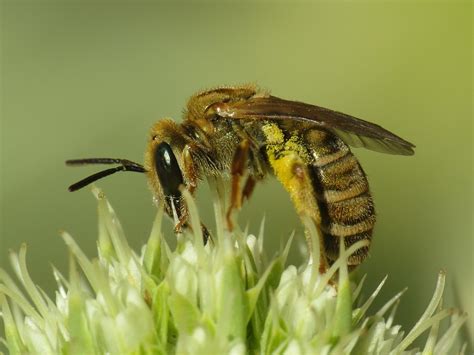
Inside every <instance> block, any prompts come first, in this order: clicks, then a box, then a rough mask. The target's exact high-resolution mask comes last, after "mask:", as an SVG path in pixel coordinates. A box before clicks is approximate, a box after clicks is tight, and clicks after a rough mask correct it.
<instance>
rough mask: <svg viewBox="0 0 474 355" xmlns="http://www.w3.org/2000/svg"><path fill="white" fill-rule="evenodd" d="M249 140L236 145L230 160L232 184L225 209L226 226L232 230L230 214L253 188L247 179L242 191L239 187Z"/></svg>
mask: <svg viewBox="0 0 474 355" xmlns="http://www.w3.org/2000/svg"><path fill="white" fill-rule="evenodd" d="M249 147H250V142H249V141H248V140H247V139H243V140H242V141H241V142H240V144H239V145H238V147H237V149H236V151H235V154H234V158H233V160H232V167H231V175H232V185H231V189H232V190H231V195H230V206H229V208H228V210H227V215H226V218H227V228H228V229H229V230H232V229H233V228H234V223H233V221H232V214H233V212H234V210H239V209H240V207H241V206H242V201H243V199H244V198H245V197H248V196H250V194H251V193H252V190H253V186H252V184H253V185H255V183H252V182H251V180H250V181H249V179H247V182H246V183H245V187H244V190H243V191H242V189H241V187H240V182H241V179H242V176H243V175H244V173H245V170H246V168H247V161H248V154H249Z"/></svg>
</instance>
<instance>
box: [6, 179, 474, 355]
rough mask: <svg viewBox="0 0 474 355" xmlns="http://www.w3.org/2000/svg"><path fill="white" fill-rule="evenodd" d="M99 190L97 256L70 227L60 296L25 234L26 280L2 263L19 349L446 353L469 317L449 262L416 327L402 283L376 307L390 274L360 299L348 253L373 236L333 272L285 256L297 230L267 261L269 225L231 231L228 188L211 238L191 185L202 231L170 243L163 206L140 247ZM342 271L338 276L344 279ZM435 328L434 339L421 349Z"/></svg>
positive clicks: (12, 346) (13, 339) (18, 259)
mask: <svg viewBox="0 0 474 355" xmlns="http://www.w3.org/2000/svg"><path fill="white" fill-rule="evenodd" d="M94 194H95V196H96V197H97V200H98V203H99V237H98V259H95V260H90V259H89V258H87V257H86V256H85V255H84V253H83V252H82V251H81V249H80V248H79V246H78V245H77V244H76V242H75V241H74V239H73V238H72V237H71V236H70V235H69V234H67V233H65V232H64V233H62V236H63V238H64V241H65V243H66V244H67V246H68V248H69V250H70V253H71V258H70V271H69V276H68V277H67V278H66V277H64V276H63V275H62V274H61V273H60V272H59V271H58V270H56V269H54V270H53V273H54V276H55V278H56V280H57V283H58V289H57V291H56V299H55V300H51V299H50V298H49V297H47V295H46V294H45V293H44V292H43V291H42V290H41V289H40V288H38V287H37V286H36V285H35V284H34V283H33V281H32V280H31V279H30V277H29V275H28V271H27V268H26V247H25V246H23V247H22V248H21V249H20V252H19V253H18V254H15V253H12V254H11V255H10V257H11V262H12V265H13V267H14V270H15V272H16V274H17V278H18V279H19V281H20V283H21V284H22V285H23V287H24V289H25V290H26V292H23V291H21V290H20V289H19V287H18V286H17V285H16V284H15V282H14V281H13V280H12V279H11V277H10V276H9V275H7V274H6V273H5V272H4V271H3V270H0V304H1V315H2V318H3V323H4V329H5V336H4V339H2V342H3V343H4V346H6V348H7V350H8V351H9V352H10V353H11V354H19V353H22V354H23V353H38V354H39V353H40V354H58V353H62V354H102V353H110V354H127V353H130V354H168V353H171V354H172V353H179V354H211V353H212V354H235V355H237V354H246V353H262V354H273V353H275V354H345V353H353V354H400V353H406V354H415V353H423V354H445V353H448V352H450V351H452V347H453V343H454V340H455V338H456V333H457V331H458V329H459V328H460V326H461V325H462V323H463V322H464V320H465V318H466V315H464V314H460V313H459V312H458V311H455V310H452V309H442V307H441V296H442V292H443V288H444V280H445V276H444V274H443V273H440V274H439V278H438V284H437V286H436V290H435V293H434V295H433V298H432V300H431V302H430V303H429V305H428V307H427V309H426V310H425V312H424V313H423V314H422V316H421V318H420V320H419V321H418V322H417V324H416V325H415V326H414V327H413V329H411V330H410V331H408V332H405V331H403V330H401V329H400V326H398V325H395V324H394V313H395V309H396V308H397V305H398V302H399V299H400V297H401V295H402V293H403V292H400V293H399V294H397V295H396V296H394V297H393V298H392V299H391V300H389V301H388V302H387V303H386V304H385V306H383V307H382V308H381V309H379V310H376V311H371V312H368V309H369V306H370V304H371V303H372V301H373V300H374V298H375V297H376V295H377V293H378V292H379V290H380V288H381V287H382V284H383V283H384V281H385V280H384V281H383V282H382V283H381V285H380V286H379V287H378V288H377V289H376V290H375V291H374V292H373V294H372V295H371V296H370V297H369V298H368V299H367V300H366V301H361V300H359V299H358V298H359V294H360V291H361V289H362V283H363V282H361V283H360V284H359V285H358V286H357V287H353V286H351V284H350V282H349V278H348V275H347V267H346V263H345V260H346V259H345V258H346V257H347V256H348V255H350V254H351V253H352V252H353V251H354V250H356V249H357V248H360V247H362V246H363V245H364V244H363V242H359V243H357V244H356V245H354V246H352V247H351V248H350V249H348V250H346V251H344V250H341V255H342V257H341V258H340V259H339V260H338V261H337V262H336V263H335V264H334V265H333V266H332V267H331V268H330V269H329V271H328V272H327V273H326V274H324V275H319V273H318V265H319V262H318V260H314V261H313V260H310V261H309V262H308V263H306V264H305V265H302V266H301V267H299V268H297V267H295V266H293V265H290V266H285V263H286V257H287V254H288V250H289V246H290V243H291V242H290V241H289V242H288V243H287V245H286V247H285V248H284V249H283V250H282V251H281V252H280V253H279V254H278V255H277V256H275V257H274V258H273V259H271V261H269V262H267V261H266V260H267V257H266V256H265V255H264V250H263V248H262V245H263V228H262V229H261V231H260V234H259V236H258V237H255V236H253V235H247V233H243V232H241V231H238V230H237V231H235V232H233V233H229V232H226V231H224V228H223V219H222V213H221V212H222V208H221V207H220V206H221V205H220V202H219V199H217V198H216V201H215V209H216V233H215V235H214V240H213V242H212V243H208V244H207V245H205V246H204V245H203V242H202V235H201V228H200V224H199V217H198V215H197V209H196V208H195V206H194V203H193V201H192V199H191V198H190V196H188V194H187V193H186V192H184V194H185V197H186V198H187V200H188V205H189V206H190V214H191V221H192V223H191V224H192V227H193V228H192V229H193V230H194V231H196V232H195V233H194V234H193V233H191V232H186V233H184V234H182V235H179V236H178V243H177V247H176V249H175V250H171V249H170V247H169V246H168V244H167V243H166V240H165V238H164V236H163V235H162V233H161V221H162V210H160V211H159V213H158V216H157V218H156V220H155V222H154V226H153V229H152V232H151V235H150V238H149V240H148V242H147V244H146V245H145V246H144V247H143V248H142V251H141V253H138V254H137V253H136V252H134V251H133V250H131V249H130V247H129V246H128V244H127V241H126V238H125V235H124V233H123V230H122V228H121V226H120V223H119V221H118V219H117V217H116V215H115V213H114V211H113V209H112V207H111V206H110V204H109V202H108V201H107V200H106V199H105V197H104V195H103V194H102V192H100V191H99V190H98V189H95V188H94ZM308 230H309V232H308V235H309V237H310V238H312V239H313V243H312V244H313V247H314V248H315V250H313V253H312V254H313V255H319V252H318V250H317V245H318V243H317V237H316V235H315V230H314V228H313V229H312V228H311V226H310V225H308ZM172 237H173V238H174V237H175V236H172ZM340 244H341V245H343V244H344V243H340ZM331 280H338V282H337V287H336V286H334V285H335V282H334V281H331ZM356 300H357V301H358V303H360V304H361V306H355V301H356ZM447 317H450V318H451V322H450V325H449V326H448V329H447V331H445V332H444V335H443V336H441V337H439V336H438V328H439V324H440V322H441V320H442V319H444V318H447ZM425 331H429V336H428V339H427V341H426V345H425V347H424V349H420V350H419V349H413V348H412V344H413V341H414V340H415V339H416V338H417V337H418V336H419V335H420V334H422V333H423V332H425ZM461 351H462V350H461Z"/></svg>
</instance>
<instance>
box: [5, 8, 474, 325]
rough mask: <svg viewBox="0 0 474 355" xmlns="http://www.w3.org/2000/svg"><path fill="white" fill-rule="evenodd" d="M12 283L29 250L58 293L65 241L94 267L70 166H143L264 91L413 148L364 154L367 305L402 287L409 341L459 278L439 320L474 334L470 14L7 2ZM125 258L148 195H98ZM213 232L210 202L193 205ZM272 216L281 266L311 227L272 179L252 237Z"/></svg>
mask: <svg viewBox="0 0 474 355" xmlns="http://www.w3.org/2000/svg"><path fill="white" fill-rule="evenodd" d="M1 6H2V7H1V36H2V48H1V50H2V53H1V126H0V129H1V180H0V185H1V221H0V228H1V230H0V233H1V234H0V238H1V250H0V266H1V267H6V268H8V269H9V267H8V250H9V249H14V250H17V249H18V248H19V246H20V244H21V243H23V242H26V243H27V244H28V246H29V252H28V261H29V267H30V271H31V274H32V276H33V278H34V279H35V280H36V282H37V283H38V284H40V285H41V286H42V287H43V288H44V289H45V290H47V291H48V292H52V290H53V287H54V280H53V278H52V276H51V273H50V270H51V268H50V264H51V263H53V264H54V265H56V266H58V267H59V268H61V269H66V267H67V257H68V254H67V251H66V248H65V246H64V245H63V242H62V240H61V239H60V237H59V236H58V230H60V229H65V230H67V231H69V232H70V233H71V234H72V235H73V236H75V238H76V239H77V240H78V242H79V243H80V245H81V246H82V247H83V248H84V250H85V251H86V252H87V254H88V255H90V256H93V255H95V240H96V229H97V227H96V220H97V218H96V205H95V201H94V199H93V197H92V195H91V193H90V192H89V191H88V190H87V189H85V190H84V191H80V192H77V193H73V194H72V193H68V192H67V190H66V187H67V186H68V185H69V184H70V183H72V182H75V181H77V180H78V179H80V178H82V177H85V176H86V175H87V174H90V173H91V172H93V171H95V170H96V169H94V168H82V169H77V168H75V169H73V168H66V167H65V166H64V161H65V160H66V159H68V158H82V157H92V156H105V157H109V156H110V157H121V158H129V159H132V160H136V161H139V162H141V161H142V159H143V152H144V149H145V143H146V139H147V135H148V129H149V127H150V126H151V125H152V124H153V123H154V122H155V121H156V120H157V119H159V118H160V117H164V116H171V117H174V118H176V119H180V115H181V111H182V108H183V107H184V104H185V101H186V100H187V98H188V97H189V96H190V95H191V94H192V93H194V92H195V91H196V90H200V89H203V88H207V87H212V86H216V85H222V84H236V83H244V82H256V83H258V84H259V85H260V86H262V87H264V88H267V89H270V90H271V91H272V93H273V94H275V95H277V96H280V97H284V98H289V99H297V100H301V101H306V102H309V103H315V104H318V105H321V106H326V107H330V108H333V109H337V110H340V111H343V112H346V113H349V114H352V115H355V116H358V117H361V118H364V119H367V120H369V121H372V122H376V123H378V124H380V125H382V126H384V127H385V128H387V129H389V130H392V131H393V132H395V133H396V134H398V135H400V136H401V137H403V138H405V139H407V140H409V141H411V142H413V143H415V144H416V146H417V148H416V155H415V156H413V157H400V156H390V155H382V154H378V153H375V152H370V151H363V150H360V149H356V150H355V154H356V155H357V156H358V157H359V158H360V161H361V163H362V165H363V167H364V169H365V171H366V172H367V174H368V176H369V181H370V184H371V189H372V192H373V195H374V198H375V202H376V207H377V211H378V223H377V225H376V231H375V236H374V242H373V248H372V249H371V258H370V259H369V260H368V261H367V262H366V263H365V264H364V265H363V266H362V267H361V268H360V272H361V273H363V272H367V273H368V282H367V283H368V288H367V290H370V289H371V288H374V287H375V285H376V284H377V283H378V282H380V280H381V279H382V277H383V276H384V275H386V274H388V275H389V279H388V282H387V284H386V286H385V287H384V289H383V291H382V295H381V297H380V299H388V297H390V296H391V295H393V294H394V293H395V292H397V291H399V290H400V289H403V288H404V287H405V286H408V288H409V289H408V292H407V293H406V294H405V296H404V297H403V299H402V303H401V306H400V308H399V311H400V313H399V316H398V318H397V321H398V322H400V323H401V324H403V325H404V326H405V327H410V326H411V325H413V323H414V321H415V319H417V318H418V317H419V316H420V315H421V313H422V312H423V310H424V307H425V306H426V305H427V303H428V301H429V299H430V297H431V294H432V292H433V289H434V286H435V282H436V276H437V272H438V270H440V269H445V270H446V271H447V274H448V284H447V290H446V291H447V292H446V298H445V304H447V305H455V306H458V307H462V308H463V309H465V310H466V311H468V312H469V313H470V314H471V318H470V320H469V322H470V323H469V326H470V332H471V334H472V329H473V328H472V326H473V317H472V315H473V313H474V310H473V301H472V300H473V280H474V277H473V276H474V275H473V251H474V247H473V222H472V221H473V184H472V181H473V180H472V179H473V156H472V155H473V130H472V128H473V127H472V121H473V115H472V78H473V77H472V27H471V26H472V4H471V3H470V2H466V3H448V2H446V3H442V2H438V3H428V2H419V3H413V2H410V3H408V2H384V3H378V4H377V3H375V2H374V3H350V2H345V3H330V2H325V3H312V4H309V3H301V4H296V3H293V2H292V3H291V5H290V3H289V2H288V3H279V4H271V3H268V2H253V3H246V4H244V3H239V4H237V3H231V2H229V3H227V2H221V3H207V4H203V3H202V4H198V3H195V2H193V3H191V2H190V3H185V2H177V3H172V2H168V3H157V2H154V3H152V2H138V1H137V2H98V1H96V2H87V1H84V2H72V1H68V2H45V1H41V2H40V1H37V2H26V1H11V2H8V1H3V2H2V3H1ZM98 185H99V186H100V187H101V188H103V189H104V190H105V192H106V194H107V195H108V196H109V198H110V200H111V202H112V203H113V205H114V207H115V208H116V210H117V212H118V214H119V216H120V218H121V221H122V223H123V225H124V228H125V230H126V233H127V235H128V238H129V241H130V243H131V244H132V245H133V246H134V247H135V248H138V247H139V246H140V245H142V244H143V243H144V242H145V240H146V239H147V236H148V232H149V229H150V226H151V223H152V219H153V217H154V215H155V208H154V207H153V205H152V202H151V196H150V193H149V191H148V188H147V185H146V182H145V179H144V177H143V176H141V175H138V174H123V175H118V176H113V177H110V178H109V179H107V180H103V181H100V182H99V184H98ZM199 204H200V206H201V213H202V215H203V219H204V220H207V221H208V224H212V223H211V222H212V220H213V217H212V216H213V212H212V210H210V207H209V206H210V197H209V194H208V192H206V188H204V189H203V192H202V193H201V194H200V196H199ZM263 215H265V216H266V238H267V239H266V244H267V247H268V250H269V253H273V252H274V251H275V250H277V248H278V247H279V245H280V244H281V243H283V242H284V241H285V240H286V239H287V237H288V235H289V234H290V233H291V232H292V231H293V230H294V229H296V230H297V243H295V244H294V247H293V252H292V255H291V261H292V262H293V263H297V264H300V263H301V262H302V255H301V251H300V249H301V248H298V245H302V244H303V238H302V235H301V234H302V233H301V231H302V229H301V224H300V222H299V220H298V218H297V216H296V215H295V213H294V211H293V207H292V205H291V203H290V201H289V198H288V195H287V194H286V193H285V191H284V190H283V188H282V187H281V186H280V185H279V184H278V183H277V182H276V181H275V180H273V179H269V180H268V182H266V183H265V184H262V185H261V186H260V187H259V188H258V189H257V190H256V193H255V195H254V196H253V199H252V201H251V202H250V203H249V204H247V205H246V206H245V208H244V211H243V213H242V214H241V215H240V221H241V224H242V225H244V226H245V224H246V223H247V222H250V230H251V231H253V232H255V233H257V231H258V226H259V223H260V220H261V219H262V217H263Z"/></svg>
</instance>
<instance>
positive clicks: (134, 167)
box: [66, 158, 146, 192]
mask: <svg viewBox="0 0 474 355" xmlns="http://www.w3.org/2000/svg"><path fill="white" fill-rule="evenodd" d="M92 164H120V166H117V167H115V168H110V169H105V170H102V171H99V172H98V173H95V174H93V175H91V176H88V177H86V178H84V179H82V180H80V181H78V182H76V183H75V184H72V185H71V186H69V188H68V190H69V191H71V192H72V191H77V190H79V189H82V188H83V187H85V186H87V185H89V184H91V183H93V182H94V181H97V180H99V179H102V178H104V177H106V176H109V175H112V174H114V173H116V172H118V171H134V172H136V173H145V172H146V169H145V168H144V167H143V165H141V164H138V163H135V162H133V161H130V160H127V159H115V158H87V159H73V160H66V165H69V166H78V165H92Z"/></svg>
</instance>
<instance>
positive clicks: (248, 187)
mask: <svg viewBox="0 0 474 355" xmlns="http://www.w3.org/2000/svg"><path fill="white" fill-rule="evenodd" d="M256 183H257V180H256V179H255V178H254V177H253V176H251V175H250V176H249V177H248V178H247V181H245V185H244V189H243V191H242V198H241V200H240V205H242V203H243V202H244V200H249V199H250V196H251V195H252V192H253V190H254V188H255V184H256Z"/></svg>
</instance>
